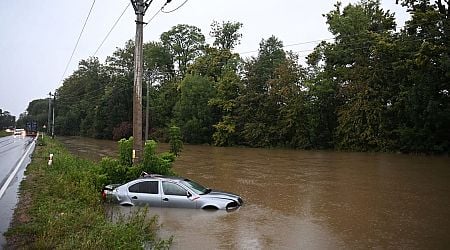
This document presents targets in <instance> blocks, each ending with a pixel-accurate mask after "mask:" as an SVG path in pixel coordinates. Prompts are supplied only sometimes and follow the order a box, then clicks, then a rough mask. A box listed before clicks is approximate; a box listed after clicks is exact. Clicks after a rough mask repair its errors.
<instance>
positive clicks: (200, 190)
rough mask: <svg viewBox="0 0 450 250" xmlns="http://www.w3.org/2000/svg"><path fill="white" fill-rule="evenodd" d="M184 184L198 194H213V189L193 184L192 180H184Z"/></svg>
mask: <svg viewBox="0 0 450 250" xmlns="http://www.w3.org/2000/svg"><path fill="white" fill-rule="evenodd" d="M182 183H183V184H184V185H185V186H186V187H188V188H190V189H191V190H193V191H194V192H195V193H197V194H207V193H209V192H211V189H209V188H205V187H204V186H202V185H200V184H198V183H196V182H193V181H191V180H188V179H186V180H183V181H182Z"/></svg>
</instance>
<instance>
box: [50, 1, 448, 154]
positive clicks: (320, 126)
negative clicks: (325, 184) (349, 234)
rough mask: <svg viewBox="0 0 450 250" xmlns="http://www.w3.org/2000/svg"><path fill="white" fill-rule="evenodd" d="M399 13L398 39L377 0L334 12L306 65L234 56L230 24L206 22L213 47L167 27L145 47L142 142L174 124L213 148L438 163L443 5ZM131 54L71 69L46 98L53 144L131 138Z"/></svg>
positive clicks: (279, 51)
mask: <svg viewBox="0 0 450 250" xmlns="http://www.w3.org/2000/svg"><path fill="white" fill-rule="evenodd" d="M399 4H403V5H404V6H406V7H407V8H408V9H409V11H410V14H411V19H410V20H409V21H407V22H406V24H405V26H404V27H402V28H401V29H400V31H397V29H396V23H395V19H394V16H393V14H392V13H390V12H389V11H385V10H383V9H382V8H381V7H380V1H379V0H362V1H361V2H359V3H358V4H350V5H347V6H345V7H343V6H342V5H341V4H340V3H337V4H336V5H335V8H334V9H333V10H331V11H330V12H329V13H328V14H326V15H324V16H325V17H326V20H327V21H326V22H327V24H328V27H329V31H330V32H331V33H332V34H333V35H334V37H335V39H334V41H323V42H321V43H320V44H319V45H318V46H317V47H316V48H315V49H314V51H313V52H312V53H311V54H310V55H309V56H308V57H307V61H306V64H305V65H301V64H300V63H299V58H298V57H297V55H296V54H295V53H293V52H290V51H286V50H285V49H284V46H283V42H282V41H280V40H279V39H277V38H276V37H273V36H272V37H269V38H267V39H263V40H262V41H261V43H260V47H259V50H258V54H257V55H256V56H254V57H250V58H241V57H240V56H239V54H236V53H234V52H233V49H234V48H235V46H236V45H238V44H239V41H240V38H241V36H242V34H241V33H240V28H241V26H242V24H241V23H236V22H223V23H218V22H214V23H213V24H212V25H211V32H210V36H212V37H213V38H214V42H213V43H212V44H207V43H205V36H204V35H203V34H202V33H201V30H200V29H199V28H197V27H194V26H190V25H177V26H175V27H173V28H172V29H171V30H169V31H167V32H164V33H163V34H161V37H160V41H153V42H149V43H146V44H145V45H144V65H145V72H146V73H145V76H146V77H145V81H144V93H145V90H146V88H147V87H149V99H147V98H144V107H145V104H146V102H148V103H149V106H150V128H151V135H152V137H156V138H164V137H165V136H166V134H167V130H166V128H168V127H170V126H172V125H176V126H178V127H180V128H181V131H182V135H183V139H184V140H185V141H187V142H190V143H211V144H215V145H219V146H232V145H246V146H251V147H292V148H306V149H308V148H315V149H323V148H335V149H343V150H358V151H402V152H435V153H444V152H447V153H448V152H449V151H450V144H449V142H450V93H449V91H450V73H449V71H448V69H450V50H449V44H450V43H449V38H450V36H449V35H450V34H449V33H450V21H449V16H450V10H449V5H448V3H447V2H445V3H442V2H441V1H440V0H437V1H436V2H435V3H430V1H424V0H416V1H415V0H404V1H400V3H399ZM292 28H293V29H294V28H295V27H294V26H293V27H292ZM133 53H134V44H133V42H132V41H129V42H128V43H127V44H126V45H125V47H124V48H118V49H117V50H116V51H115V52H114V53H113V55H112V56H110V57H108V58H107V59H106V62H105V63H104V64H102V63H100V62H99V61H98V59H97V58H89V59H86V60H82V61H81V62H80V64H79V68H78V70H76V71H75V72H74V73H73V74H72V75H71V76H70V77H68V78H67V79H65V81H64V84H63V86H62V87H60V88H59V89H58V90H57V96H56V100H57V107H58V108H57V116H56V117H57V118H56V132H57V133H58V134H66V135H84V136H91V137H96V138H116V139H117V138H121V137H126V136H129V135H131V131H132V130H131V128H132V125H131V121H132V87H133ZM147 85H149V86H147ZM144 96H145V95H144Z"/></svg>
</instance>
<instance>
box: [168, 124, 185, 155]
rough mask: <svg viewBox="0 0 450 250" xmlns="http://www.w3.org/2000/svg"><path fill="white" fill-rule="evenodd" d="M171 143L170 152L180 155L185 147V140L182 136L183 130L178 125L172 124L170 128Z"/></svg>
mask: <svg viewBox="0 0 450 250" xmlns="http://www.w3.org/2000/svg"><path fill="white" fill-rule="evenodd" d="M169 144H170V152H171V153H173V154H174V155H176V156H178V155H179V153H180V152H181V150H182V149H183V141H182V137H181V130H180V128H179V127H177V126H171V127H170V128H169Z"/></svg>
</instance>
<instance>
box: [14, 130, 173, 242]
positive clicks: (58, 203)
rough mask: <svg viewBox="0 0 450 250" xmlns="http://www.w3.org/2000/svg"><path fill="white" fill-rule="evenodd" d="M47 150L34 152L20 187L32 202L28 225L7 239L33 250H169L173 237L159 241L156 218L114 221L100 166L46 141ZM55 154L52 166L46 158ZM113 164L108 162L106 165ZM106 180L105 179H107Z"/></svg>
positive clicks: (28, 208)
mask: <svg viewBox="0 0 450 250" xmlns="http://www.w3.org/2000/svg"><path fill="white" fill-rule="evenodd" d="M45 144H46V145H47V146H45V147H38V148H37V150H36V151H35V152H34V157H33V162H32V163H31V165H29V166H28V168H27V178H26V180H24V181H23V182H22V184H21V187H20V190H21V191H20V192H21V193H22V194H23V195H22V197H21V199H23V198H24V196H26V197H27V198H28V199H29V201H28V204H27V206H25V207H23V208H22V209H25V211H24V212H25V214H27V216H28V218H30V219H29V220H28V221H26V222H23V223H15V224H13V225H12V227H11V228H10V229H9V230H8V233H7V237H11V236H14V237H15V239H19V242H17V243H16V244H18V245H16V247H17V248H31V249H50V248H51V249H55V248H56V249H74V248H83V249H113V248H114V249H116V248H118V249H124V248H127V249H139V248H142V246H143V245H152V246H154V247H155V248H162V249H167V248H168V247H169V246H170V243H171V239H169V240H160V239H158V237H157V235H156V230H157V229H158V225H157V221H156V218H149V217H148V215H147V213H146V211H145V210H142V211H139V212H137V213H135V214H132V215H130V216H129V217H128V218H126V219H125V218H119V219H118V221H115V222H113V221H111V219H110V218H108V217H106V216H105V207H104V205H103V203H102V201H101V199H100V190H101V187H102V186H101V185H102V181H104V178H103V176H101V175H99V174H98V170H99V169H100V168H101V167H100V166H98V165H96V164H94V163H92V162H89V161H86V160H83V159H80V158H76V157H74V156H73V155H71V154H69V153H68V152H67V151H66V150H65V149H64V148H62V147H61V146H60V145H59V144H58V143H57V142H55V141H52V140H49V139H48V138H47V137H46V138H45ZM49 152H52V153H54V162H53V165H52V166H51V167H49V166H47V161H46V156H48V153H49ZM106 162H108V163H112V161H111V160H105V162H104V163H102V164H106ZM102 178H103V180H102Z"/></svg>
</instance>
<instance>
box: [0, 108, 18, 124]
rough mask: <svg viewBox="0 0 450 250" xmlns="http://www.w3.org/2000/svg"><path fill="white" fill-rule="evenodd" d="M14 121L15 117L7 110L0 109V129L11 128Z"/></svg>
mask: <svg viewBox="0 0 450 250" xmlns="http://www.w3.org/2000/svg"><path fill="white" fill-rule="evenodd" d="M15 123H16V117H15V116H13V115H11V113H9V111H6V110H5V111H3V110H2V109H0V129H6V128H12V127H14V125H15Z"/></svg>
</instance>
